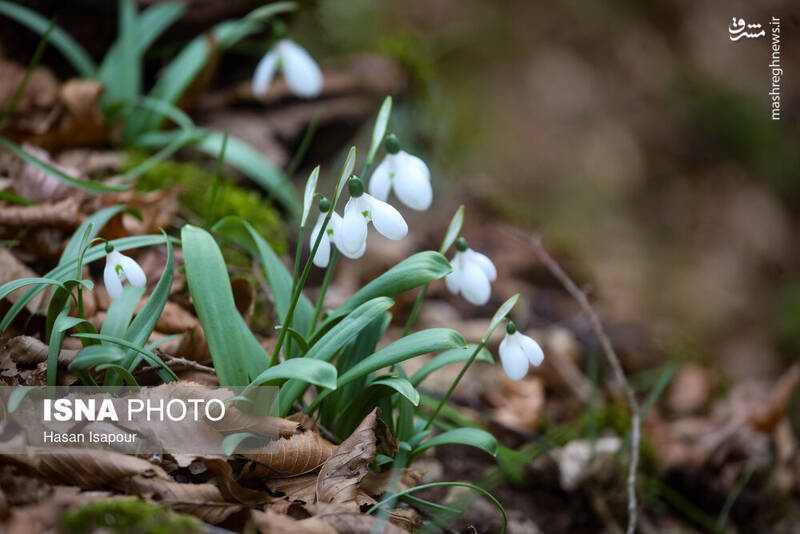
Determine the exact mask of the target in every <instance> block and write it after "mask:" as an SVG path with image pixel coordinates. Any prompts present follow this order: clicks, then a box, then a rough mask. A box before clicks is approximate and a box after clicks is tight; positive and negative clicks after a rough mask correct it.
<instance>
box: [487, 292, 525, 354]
mask: <svg viewBox="0 0 800 534" xmlns="http://www.w3.org/2000/svg"><path fill="white" fill-rule="evenodd" d="M518 300H519V293H517V294H516V295H514V296H513V297H511V298H510V299H508V300H507V301H505V302H504V303H503V305H502V306H500V308H499V309H498V310H497V312H496V313H495V314H494V317H492V321H491V322H490V323H489V330H488V331H487V332H486V335H485V336H484V337H483V342H484V343H486V341H488V340H489V336H491V335H492V332H494V329H495V328H497V325H499V324H500V321H502V320H503V319H505V318H506V315H508V314H509V312H511V310H512V309H513V308H514V305H515V304H516V303H517V301H518Z"/></svg>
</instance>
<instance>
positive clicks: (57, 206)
mask: <svg viewBox="0 0 800 534" xmlns="http://www.w3.org/2000/svg"><path fill="white" fill-rule="evenodd" d="M80 203H81V201H80V199H79V198H76V197H67V198H65V199H64V200H61V201H59V202H50V203H46V204H35V205H32V206H6V207H4V208H3V209H2V210H0V226H6V227H9V228H31V227H41V226H45V227H57V228H67V229H72V228H77V227H78V225H80V223H81V222H82V221H83V215H82V214H81V213H80Z"/></svg>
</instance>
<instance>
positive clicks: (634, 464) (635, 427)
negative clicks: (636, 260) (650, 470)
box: [504, 226, 641, 534]
mask: <svg viewBox="0 0 800 534" xmlns="http://www.w3.org/2000/svg"><path fill="white" fill-rule="evenodd" d="M504 229H505V231H506V232H507V233H508V234H510V235H512V236H513V237H515V238H517V239H520V240H522V241H526V242H527V243H529V244H530V246H531V248H532V249H533V251H534V253H535V254H536V256H537V257H538V258H539V261H541V262H542V263H543V264H544V266H545V267H547V269H548V270H549V271H550V272H551V273H552V274H553V276H555V277H556V278H557V279H558V281H559V282H561V285H563V286H564V289H566V290H567V292H568V293H569V294H570V295H571V296H572V298H574V299H575V301H576V302H577V303H578V305H579V306H580V307H581V309H582V310H583V312H584V313H585V314H586V315H587V317H588V318H589V324H590V325H591V327H592V330H593V331H594V334H595V336H597V339H598V340H599V341H600V345H601V346H602V348H603V352H604V353H605V356H606V358H607V359H608V362H609V364H611V368H612V369H613V370H614V374H615V375H616V378H617V381H618V382H619V383H620V384H621V385H622V388H623V390H624V392H625V396H626V397H627V400H628V405H629V406H630V410H631V463H630V466H629V468H628V528H627V530H626V532H627V534H634V532H636V513H637V505H636V472H637V469H638V466H639V446H640V441H641V417H640V413H639V402H638V401H637V400H636V395H635V394H634V392H633V388H632V387H631V385H630V384H629V383H628V379H627V378H626V377H625V371H623V369H622V364H621V363H620V361H619V357H618V356H617V353H616V351H614V347H613V346H612V345H611V340H610V339H609V337H608V334H606V331H605V329H604V328H603V323H601V322H600V317H599V316H598V315H597V312H595V311H594V308H593V307H592V305H591V303H590V302H589V299H588V298H587V297H586V293H584V292H583V291H581V289H580V288H579V287H578V286H577V285H576V284H575V282H573V281H572V279H571V278H570V277H569V275H568V274H567V273H566V272H564V269H562V268H561V265H559V264H558V262H557V261H556V260H555V259H553V257H552V256H550V254H549V253H548V252H547V250H545V248H544V245H542V238H541V236H539V235H528V234H526V233H525V232H522V231H520V230H517V229H516V228H512V227H508V226H506V227H504Z"/></svg>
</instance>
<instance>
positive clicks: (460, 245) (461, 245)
mask: <svg viewBox="0 0 800 534" xmlns="http://www.w3.org/2000/svg"><path fill="white" fill-rule="evenodd" d="M468 248H469V245H468V244H467V240H466V239H464V238H463V237H459V238H458V239H456V250H457V251H459V252H464V251H466V250H467V249H468Z"/></svg>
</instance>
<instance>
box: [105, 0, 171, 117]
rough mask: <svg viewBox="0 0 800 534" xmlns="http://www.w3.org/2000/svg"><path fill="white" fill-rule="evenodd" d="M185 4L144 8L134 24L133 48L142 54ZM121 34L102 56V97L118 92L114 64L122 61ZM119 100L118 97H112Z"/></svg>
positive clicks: (122, 39)
mask: <svg viewBox="0 0 800 534" xmlns="http://www.w3.org/2000/svg"><path fill="white" fill-rule="evenodd" d="M184 9H185V6H184V5H183V4H181V3H178V2H164V3H163V4H156V5H153V6H150V7H149V8H147V9H146V10H144V11H143V12H142V13H141V15H140V16H139V18H138V21H137V24H136V34H135V37H136V40H135V41H134V43H133V44H134V47H135V48H134V49H135V50H136V52H137V53H138V54H139V56H142V55H143V54H144V53H145V52H146V51H147V49H148V48H150V46H151V45H152V44H153V42H155V40H156V39H158V38H159V37H160V36H161V34H162V33H163V32H164V31H165V30H166V29H167V28H169V27H170V26H171V25H172V23H174V22H175V21H176V20H177V19H178V18H180V16H181V15H182V14H183V12H184ZM125 42H126V41H125V39H124V38H123V36H122V35H120V37H119V38H118V39H117V40H116V41H114V44H113V45H111V48H109V50H108V52H106V55H105V57H104V58H103V63H102V64H101V65H100V70H99V71H98V74H97V77H98V79H99V80H100V81H102V82H103V85H104V86H105V91H104V95H103V96H104V97H105V96H106V94H108V93H111V94H118V93H119V92H120V90H119V86H120V85H121V84H120V80H119V79H118V78H117V77H116V74H117V72H118V70H116V69H115V65H118V64H121V63H123V61H122V59H121V55H122V52H123V51H122V46H123V44H124V43H125ZM113 100H119V99H112V101H113Z"/></svg>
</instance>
